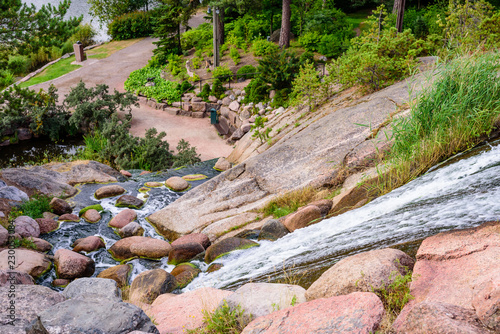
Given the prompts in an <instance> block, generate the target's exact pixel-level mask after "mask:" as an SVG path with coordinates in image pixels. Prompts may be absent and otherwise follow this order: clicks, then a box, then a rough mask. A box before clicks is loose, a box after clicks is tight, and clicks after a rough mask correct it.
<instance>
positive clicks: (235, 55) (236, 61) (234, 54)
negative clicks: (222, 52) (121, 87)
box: [229, 48, 240, 65]
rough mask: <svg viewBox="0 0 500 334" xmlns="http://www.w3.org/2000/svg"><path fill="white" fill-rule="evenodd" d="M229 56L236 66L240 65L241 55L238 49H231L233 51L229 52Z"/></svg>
mask: <svg viewBox="0 0 500 334" xmlns="http://www.w3.org/2000/svg"><path fill="white" fill-rule="evenodd" d="M229 56H230V57H231V59H232V60H233V62H234V65H238V64H239V63H240V54H239V52H238V49H236V48H231V50H229Z"/></svg>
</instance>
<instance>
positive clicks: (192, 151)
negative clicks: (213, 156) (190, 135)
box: [172, 139, 201, 168]
mask: <svg viewBox="0 0 500 334" xmlns="http://www.w3.org/2000/svg"><path fill="white" fill-rule="evenodd" d="M176 148H177V155H176V156H175V162H174V164H173V165H172V167H173V168H177V167H180V166H187V165H192V164H195V163H197V162H201V159H200V155H199V154H197V153H196V148H195V147H191V145H190V144H189V143H188V142H187V141H185V140H184V139H181V140H180V141H179V143H178V144H177V147H176Z"/></svg>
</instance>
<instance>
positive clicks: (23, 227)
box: [14, 216, 40, 238]
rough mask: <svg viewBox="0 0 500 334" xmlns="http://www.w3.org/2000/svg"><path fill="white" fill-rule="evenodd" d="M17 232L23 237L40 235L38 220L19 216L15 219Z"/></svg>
mask: <svg viewBox="0 0 500 334" xmlns="http://www.w3.org/2000/svg"><path fill="white" fill-rule="evenodd" d="M14 226H15V232H16V233H19V235H20V236H21V237H23V238H28V237H35V238H38V237H39V236H40V226H38V223H37V222H36V220H34V219H33V218H31V217H28V216H19V217H17V218H16V219H15V220H14Z"/></svg>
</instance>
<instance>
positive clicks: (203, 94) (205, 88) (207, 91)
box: [198, 83, 211, 100]
mask: <svg viewBox="0 0 500 334" xmlns="http://www.w3.org/2000/svg"><path fill="white" fill-rule="evenodd" d="M210 93H211V90H210V85H209V84H208V83H206V84H204V85H203V87H202V88H201V92H200V94H198V96H199V97H201V98H203V99H204V100H205V99H208V97H209V96H210Z"/></svg>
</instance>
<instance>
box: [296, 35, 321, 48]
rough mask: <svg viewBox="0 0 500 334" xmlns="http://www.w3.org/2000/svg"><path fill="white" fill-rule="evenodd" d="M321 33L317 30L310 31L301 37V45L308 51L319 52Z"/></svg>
mask: <svg viewBox="0 0 500 334" xmlns="http://www.w3.org/2000/svg"><path fill="white" fill-rule="evenodd" d="M320 40H321V35H320V34H319V33H318V32H316V31H309V32H306V33H304V34H303V35H302V36H300V37H299V43H300V45H301V46H302V47H303V48H304V49H306V50H307V51H311V52H317V51H318V44H319V42H320Z"/></svg>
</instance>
